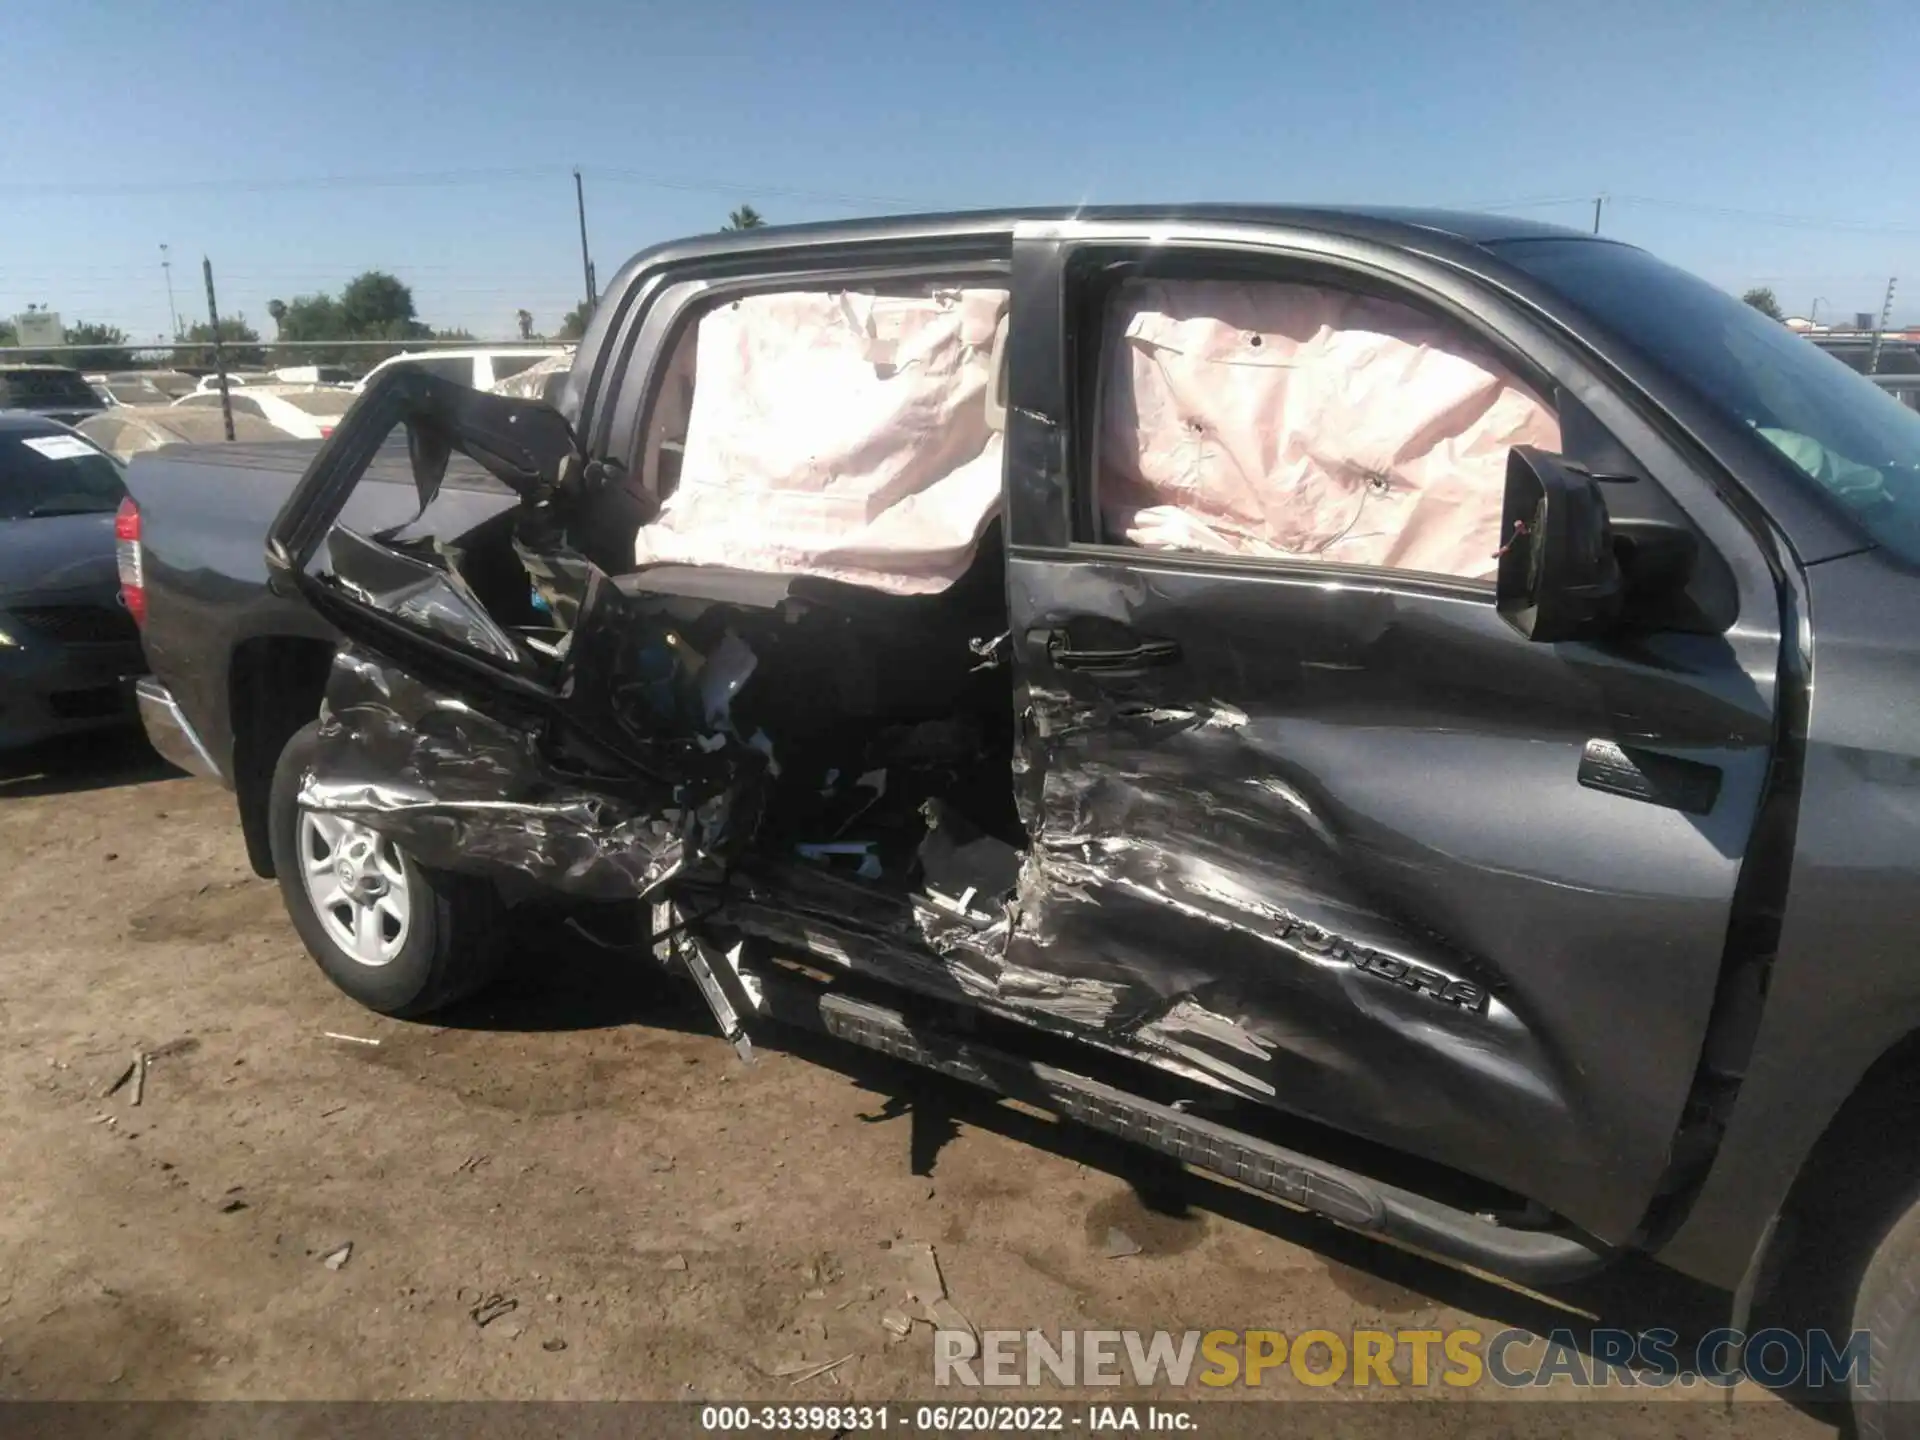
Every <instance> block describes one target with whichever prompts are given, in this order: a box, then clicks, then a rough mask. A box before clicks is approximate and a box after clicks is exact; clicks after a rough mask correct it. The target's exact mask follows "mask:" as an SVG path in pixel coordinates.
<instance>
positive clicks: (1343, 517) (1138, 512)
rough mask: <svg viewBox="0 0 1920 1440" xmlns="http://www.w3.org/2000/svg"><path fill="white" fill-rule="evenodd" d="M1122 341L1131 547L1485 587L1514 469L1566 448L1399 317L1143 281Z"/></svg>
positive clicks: (1511, 391)
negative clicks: (1537, 453) (1534, 451)
mask: <svg viewBox="0 0 1920 1440" xmlns="http://www.w3.org/2000/svg"><path fill="white" fill-rule="evenodd" d="M1106 337H1107V339H1106V350H1105V356H1104V361H1103V363H1104V366H1105V370H1104V375H1103V392H1102V402H1101V403H1102V421H1101V431H1100V442H1101V443H1100V508H1101V512H1102V515H1103V518H1104V521H1105V524H1106V527H1107V533H1108V536H1109V538H1110V539H1113V540H1125V541H1126V542H1128V543H1131V544H1135V545H1141V546H1151V547H1164V548H1170V549H1182V550H1199V551H1208V552H1213V553H1217V554H1229V555H1250V556H1269V557H1274V558H1285V559H1294V560H1309V561H1323V562H1333V563H1340V564H1348V565H1368V566H1381V567H1387V568H1393V569H1404V570H1419V571H1426V572H1429V573H1433V574H1440V575H1455V576H1463V577H1468V578H1475V579H1484V578H1488V577H1491V576H1492V575H1493V574H1494V572H1495V570H1496V569H1497V568H1498V564H1497V562H1496V561H1495V559H1494V551H1495V550H1496V549H1498V548H1499V545H1500V509H1501V499H1502V493H1503V490H1504V487H1505V480H1506V465H1507V452H1508V450H1509V449H1510V448H1511V447H1513V446H1515V445H1537V446H1540V447H1541V448H1543V449H1546V450H1558V449H1559V447H1560V434H1559V424H1558V422H1557V421H1556V420H1555V418H1554V416H1553V413H1552V412H1551V411H1550V410H1548V409H1547V407H1546V406H1545V405H1543V404H1542V403H1541V402H1540V401H1539V399H1538V398H1536V397H1535V396H1534V395H1533V394H1532V393H1531V392H1530V391H1528V390H1527V389H1525V388H1524V387H1523V386H1522V385H1520V383H1519V382H1518V381H1517V380H1515V379H1514V378H1513V377H1512V376H1511V375H1509V374H1508V373H1506V371H1505V370H1504V369H1503V368H1502V367H1501V366H1500V365H1499V363H1498V362H1497V361H1495V360H1493V359H1492V358H1491V357H1489V356H1486V355H1483V354H1477V353H1475V352H1474V351H1473V350H1472V349H1471V348H1470V347H1468V346H1467V345H1465V344H1464V343H1463V342H1462V339H1461V337H1460V336H1458V335H1457V334H1456V333H1455V332H1454V331H1453V330H1451V329H1450V327H1447V326H1444V325H1442V324H1440V323H1439V322H1437V321H1435V320H1432V319H1429V318H1427V317H1426V316H1424V315H1422V314H1421V313H1420V312H1418V311H1416V310H1413V309H1411V308H1410V307H1407V306H1404V305H1400V304H1397V303H1395V302H1392V301H1387V300H1379V299H1374V298H1372V297H1369V296H1362V295H1356V294H1352V293H1347V292H1342V291H1338V290H1331V289H1326V288H1322V287H1319V286H1312V285H1290V284H1277V283H1270V282H1253V283H1239V282H1233V281H1213V280H1196V281H1133V282H1129V283H1127V284H1126V285H1123V286H1122V287H1121V288H1120V290H1119V291H1118V292H1117V294H1116V296H1115V299H1114V301H1113V305H1112V309H1111V311H1110V314H1109V319H1108V325H1107V329H1106Z"/></svg>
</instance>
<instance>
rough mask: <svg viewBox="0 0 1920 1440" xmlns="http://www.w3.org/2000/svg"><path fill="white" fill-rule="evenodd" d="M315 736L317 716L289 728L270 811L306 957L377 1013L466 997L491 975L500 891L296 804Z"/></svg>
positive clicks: (408, 1012) (283, 883) (277, 864)
mask: <svg viewBox="0 0 1920 1440" xmlns="http://www.w3.org/2000/svg"><path fill="white" fill-rule="evenodd" d="M318 730H319V722H317V721H315V722H314V723H312V724H309V725H307V726H305V727H304V728H302V729H300V730H298V731H296V732H295V734H294V736H293V738H292V739H291V740H289V741H288V742H287V745H286V748H285V749H284V750H282V751H281V752H280V760H279V763H278V764H277V765H276V766H275V767H274V772H273V790H272V794H271V796H270V798H269V805H268V827H269V836H270V840H271V843H272V846H273V868H274V871H275V872H276V874H277V875H278V876H279V880H280V893H281V896H282V897H283V899H284V900H285V902H286V907H287V914H288V916H289V917H290V918H291V919H292V921H293V927H294V929H295V930H297V931H299V932H300V938H301V940H302V941H304V942H305V944H306V947H307V951H308V953H309V954H311V955H312V956H313V958H314V960H315V961H316V962H317V963H318V964H319V966H320V968H321V970H323V971H324V972H326V976H327V978H328V979H329V980H331V981H333V983H334V984H335V985H337V986H339V988H340V989H342V990H344V991H345V992H346V993H347V994H349V995H351V996H352V997H353V998H354V999H355V1000H358V1001H359V1002H360V1003H361V1004H362V1005H365V1006H366V1007H367V1008H368V1009H370V1010H377V1011H379V1012H380V1013H381V1014H383V1015H395V1016H400V1017H403V1018H411V1017H414V1016H420V1015H426V1014H429V1013H431V1012H433V1011H435V1010H440V1009H444V1008H445V1007H446V1006H448V1005H451V1004H453V1003H454V1002H455V1001H456V1000H460V999H462V998H464V997H465V996H468V995H471V994H473V993H474V992H475V991H477V990H479V989H480V988H481V987H482V986H484V985H485V984H486V983H487V982H488V981H489V980H491V979H492V978H493V977H494V975H495V974H496V973H497V972H498V970H499V964H500V959H501V955H502V952H503V946H502V938H503V937H502V933H501V932H502V929H503V926H502V924H501V909H502V907H501V904H500V900H499V897H498V895H497V893H496V892H495V891H494V889H493V888H492V887H491V886H489V885H486V884H485V883H483V882H480V881H477V880H473V879H470V878H468V877H466V876H460V875H448V874H446V873H444V872H436V871H432V870H426V869H423V868H421V866H419V865H418V864H416V863H415V862H414V860H413V859H412V858H411V857H410V856H408V855H407V854H406V853H405V852H404V851H403V850H401V849H400V848H399V847H398V846H396V845H395V844H394V843H393V842H392V841H391V840H389V839H387V838H386V837H384V836H382V835H380V834H378V833H376V832H375V831H373V830H370V829H368V828H367V827H366V826H364V825H361V824H359V823H357V822H355V821H352V820H348V819H345V818H344V817H342V816H338V815H328V814H323V813H321V812H319V811H315V810H308V809H305V808H303V807H302V806H301V804H300V787H301V783H302V780H303V779H304V777H305V775H306V772H307V770H308V768H309V767H310V765H311V762H312V759H313V752H314V746H315V737H316V734H317V732H318Z"/></svg>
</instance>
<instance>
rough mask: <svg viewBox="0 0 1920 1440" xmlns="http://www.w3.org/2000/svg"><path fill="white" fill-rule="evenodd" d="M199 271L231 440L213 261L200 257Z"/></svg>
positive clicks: (222, 412) (230, 398)
mask: <svg viewBox="0 0 1920 1440" xmlns="http://www.w3.org/2000/svg"><path fill="white" fill-rule="evenodd" d="M200 271H201V273H202V274H203V275H205V276H206V277H207V319H208V320H210V321H212V322H213V369H214V373H215V374H217V375H218V376H219V377H220V415H221V418H222V419H224V420H225V421H226V424H227V439H229V440H231V439H233V396H232V394H230V393H229V392H228V390H227V350H226V346H224V345H223V344H221V342H220V307H219V306H218V305H217V304H215V303H214V299H213V261H211V260H209V259H208V258H207V257H206V256H204V255H202V256H201V257H200Z"/></svg>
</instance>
